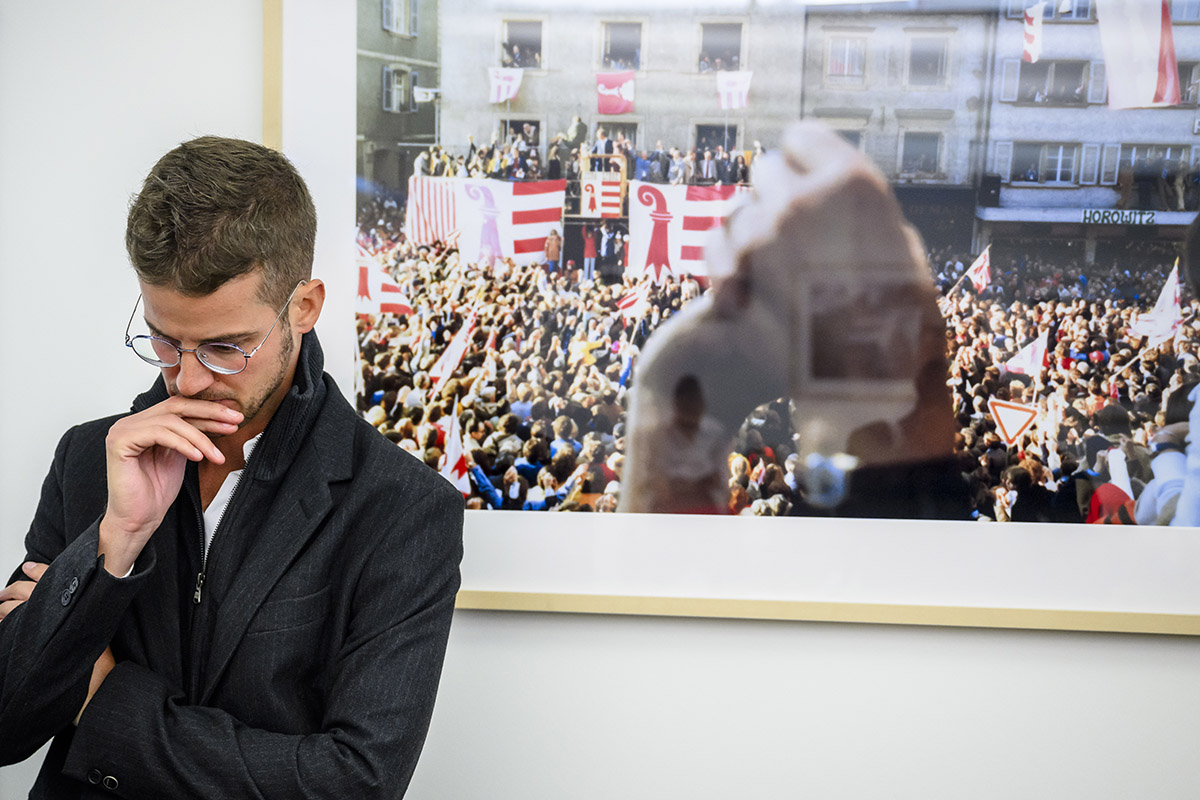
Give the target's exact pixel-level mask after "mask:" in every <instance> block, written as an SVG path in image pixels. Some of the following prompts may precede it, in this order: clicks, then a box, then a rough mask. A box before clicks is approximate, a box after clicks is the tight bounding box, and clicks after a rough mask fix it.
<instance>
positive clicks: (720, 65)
mask: <svg viewBox="0 0 1200 800" xmlns="http://www.w3.org/2000/svg"><path fill="white" fill-rule="evenodd" d="M741 68H742V23H740V22H705V23H703V24H701V25H700V65H699V69H700V71H701V72H708V71H709V70H712V71H714V72H716V71H719V70H723V69H725V70H738V69H741Z"/></svg>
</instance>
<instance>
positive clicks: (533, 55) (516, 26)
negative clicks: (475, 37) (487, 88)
mask: <svg viewBox="0 0 1200 800" xmlns="http://www.w3.org/2000/svg"><path fill="white" fill-rule="evenodd" d="M501 47H502V52H501V54H500V65H501V66H504V67H524V68H525V69H541V68H542V66H544V65H543V64H542V23H541V22H540V21H537V22H505V23H504V42H503V44H502V45H501Z"/></svg>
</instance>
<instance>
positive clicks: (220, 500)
mask: <svg viewBox="0 0 1200 800" xmlns="http://www.w3.org/2000/svg"><path fill="white" fill-rule="evenodd" d="M261 438H262V434H261V433H260V434H259V435H258V436H255V437H254V438H253V439H251V440H250V441H248V442H246V443H245V444H244V445H242V457H243V463H245V462H246V461H249V460H250V454H251V453H253V452H254V447H255V445H257V444H258V440H259V439H261ZM243 469H244V467H243ZM241 477H242V470H240V469H235V470H234V471H233V472H231V473H229V474H228V475H226V476H225V480H224V481H223V482H222V483H221V488H220V489H218V490H217V494H216V496H214V497H213V499H212V502H211V503H209V504H208V508H206V509H204V552H206V553H207V552H208V547H209V545H210V544H212V537H213V533H214V532H215V531H216V530H217V523H218V522H220V521H221V515H222V514H224V513H225V507H226V506H228V505H229V500H230V498H232V497H233V490H234V488H235V487H236V486H237V483H238V479H239V478H241Z"/></svg>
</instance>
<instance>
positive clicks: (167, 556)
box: [0, 333, 463, 800]
mask: <svg viewBox="0 0 1200 800" xmlns="http://www.w3.org/2000/svg"><path fill="white" fill-rule="evenodd" d="M322 364H323V359H322V355H321V349H320V345H319V344H318V343H317V340H316V336H315V335H314V334H311V333H310V334H307V335H306V336H305V337H304V344H303V347H302V351H301V359H300V367H299V368H298V369H297V377H296V381H295V384H294V385H293V387H292V390H291V392H290V393H289V394H288V396H287V398H286V399H285V401H284V403H283V404H282V405H281V407H280V409H279V410H278V411H277V412H276V415H275V417H274V418H272V421H271V423H270V424H269V425H268V426H267V430H266V431H265V432H264V434H263V438H262V439H261V440H260V442H259V444H258V446H257V448H256V449H255V452H254V454H253V455H252V456H251V458H250V460H249V462H248V463H247V465H246V469H245V472H244V474H243V477H242V482H241V484H240V485H239V487H238V489H237V491H236V492H235V495H234V498H233V500H232V501H231V503H230V505H229V507H228V509H227V511H226V514H225V518H224V519H223V520H222V522H221V525H220V527H219V528H218V530H217V533H216V535H215V537H214V539H213V543H212V547H211V549H210V551H209V556H208V562H207V570H206V580H205V584H204V592H203V595H202V599H201V602H200V603H198V604H197V603H195V602H193V592H194V588H195V577H196V573H197V572H198V571H199V565H200V549H201V546H202V545H201V538H200V536H201V521H200V517H199V502H198V484H197V482H196V476H195V473H194V469H192V470H191V471H190V472H189V474H188V476H187V477H186V478H185V481H184V487H185V488H184V490H183V491H181V492H180V494H179V497H178V498H177V499H176V501H175V503H174V505H173V506H172V507H171V510H170V511H169V512H168V514H167V516H166V518H165V519H164V520H163V524H162V526H161V527H160V528H159V529H158V530H157V531H156V532H155V534H154V535H153V536H152V537H151V539H150V543H149V544H148V545H147V546H146V549H145V550H144V551H143V552H142V555H141V556H140V557H139V559H138V562H137V564H136V566H135V569H134V573H133V574H132V575H131V576H129V577H128V578H125V579H120V580H119V579H115V578H113V577H112V576H110V575H109V574H108V573H107V572H106V571H105V570H104V568H103V561H102V559H98V558H97V555H96V552H97V544H98V524H99V519H100V517H101V515H102V514H103V512H104V507H105V480H104V476H105V465H104V437H105V435H106V433H107V431H108V428H109V427H110V426H111V425H112V423H113V422H114V421H115V420H116V419H117V417H111V418H108V419H103V420H98V421H95V422H90V423H86V424H84V425H80V426H78V427H75V428H72V429H71V430H70V431H68V432H67V433H66V435H65V436H63V438H62V441H61V442H60V443H59V446H58V449H57V451H56V453H55V456H54V463H53V466H52V468H51V470H50V474H49V475H48V476H47V478H46V481H45V484H44V485H43V488H42V497H41V502H40V503H39V506H38V510H37V514H36V516H35V518H34V521H33V524H32V526H31V527H30V530H29V534H28V536H27V538H26V548H27V551H28V559H29V560H35V561H44V562H50V568H49V569H48V570H47V571H46V574H45V576H44V577H43V578H42V579H41V581H40V582H39V584H38V586H37V588H36V589H35V591H34V592H33V595H32V597H30V599H29V600H28V601H27V602H26V603H24V604H23V605H21V606H19V607H18V608H17V609H16V610H15V611H14V612H13V613H12V614H10V615H9V616H8V617H7V618H5V619H4V620H3V621H2V622H0V761H2V762H3V763H13V762H15V761H19V760H21V759H24V758H26V757H28V756H29V755H30V754H32V753H33V752H34V751H36V750H37V748H38V747H40V746H41V745H42V744H43V743H45V742H46V741H47V740H48V739H51V738H53V739H54V743H53V745H52V746H51V749H50V753H49V755H48V757H47V759H46V763H45V764H44V765H43V767H42V771H41V774H40V775H39V777H38V780H37V783H36V784H35V786H34V789H33V792H32V794H31V797H38V798H41V797H46V798H68V797H69V798H76V797H112V796H114V793H115V795H117V796H120V797H126V798H142V797H145V798H184V797H209V798H213V797H221V798H289V800H291V799H292V798H317V797H328V798H354V799H355V800H365V799H366V798H377V797H400V796H401V795H403V793H404V790H405V788H406V787H407V785H408V782H409V779H410V778H411V775H412V771H413V768H414V766H415V764H416V760H417V756H418V754H419V753H420V750H421V746H422V744H423V742H424V739H425V734H426V731H427V729H428V724H429V718H430V715H431V713H432V710H433V701H434V695H435V693H436V690H437V684H438V678H439V675H440V672H441V666H442V658H443V655H444V653H445V646H446V638H447V635H448V632H449V627H450V617H451V612H452V610H453V605H454V597H455V593H456V592H457V589H458V585H459V572H458V564H459V561H460V559H461V555H462V518H463V500H462V496H461V494H459V493H458V492H457V491H456V490H455V489H454V488H453V487H452V486H451V485H450V484H449V483H448V482H447V481H445V480H444V479H442V478H441V477H440V476H438V475H437V474H436V473H434V472H433V471H432V470H430V469H429V468H428V467H426V466H425V465H424V464H422V463H421V462H420V461H419V460H417V459H416V458H413V457H412V456H411V455H410V454H408V453H406V452H404V451H402V450H400V449H399V448H397V447H396V446H395V445H393V444H392V443H391V442H389V441H388V440H387V439H385V438H384V437H382V436H380V435H379V434H378V433H377V432H376V431H375V430H374V429H372V428H371V426H370V425H368V424H367V423H366V422H364V421H363V420H362V419H361V418H359V417H358V415H357V414H356V413H355V412H354V411H353V409H352V408H351V407H350V406H349V405H348V404H347V403H346V401H345V400H344V399H343V398H342V397H341V395H340V394H339V393H338V391H337V388H336V387H335V386H334V384H333V382H332V380H331V379H330V378H329V377H328V376H327V375H324V373H323V372H322ZM165 398H166V392H165V389H164V387H163V384H162V381H161V378H160V379H159V381H158V382H156V384H155V386H154V387H153V388H152V389H151V390H150V391H149V392H147V393H146V394H144V395H142V396H140V397H139V398H138V400H137V402H136V403H135V405H134V410H135V411H136V410H140V409H141V408H144V407H148V406H149V405H151V404H153V403H156V402H159V401H161V400H162V399H165ZM21 577H23V576H21V575H20V574H19V571H18V572H14V573H13V579H19V578H21ZM110 643H111V644H112V647H113V651H114V654H115V656H116V660H117V666H116V668H115V669H114V670H113V671H112V672H111V673H110V674H109V675H108V678H107V679H106V680H105V681H104V684H103V685H102V686H101V688H100V691H99V692H97V693H96V695H95V697H94V698H93V699H92V701H91V703H90V704H89V705H88V708H87V711H86V713H85V714H84V715H83V717H82V719H81V720H80V724H79V727H78V728H74V727H73V726H72V724H71V721H72V719H73V718H74V716H75V714H76V713H77V712H78V710H79V707H80V706H81V705H82V704H83V700H84V697H85V696H86V694H87V686H88V678H89V676H90V674H91V670H92V664H93V662H94V661H95V660H96V658H98V657H99V655H100V653H101V652H102V651H103V650H104V648H105V646H106V645H108V644H110Z"/></svg>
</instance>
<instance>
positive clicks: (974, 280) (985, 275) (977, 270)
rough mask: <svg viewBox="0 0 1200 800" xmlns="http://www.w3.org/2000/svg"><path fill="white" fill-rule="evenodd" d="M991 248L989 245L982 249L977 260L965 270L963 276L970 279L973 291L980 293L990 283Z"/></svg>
mask: <svg viewBox="0 0 1200 800" xmlns="http://www.w3.org/2000/svg"><path fill="white" fill-rule="evenodd" d="M991 252H992V246H991V245H990V244H989V245H988V246H987V247H985V248H983V252H982V253H980V254H979V258H977V259H975V261H974V262H972V264H971V266H970V268H968V269H967V271H966V273H965V275H966V277H967V278H969V279H970V281H971V285H972V286H974V287H975V291H977V292H982V291H983V290H984V289H986V288H987V285H988V284H989V283H991V282H992V257H991Z"/></svg>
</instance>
